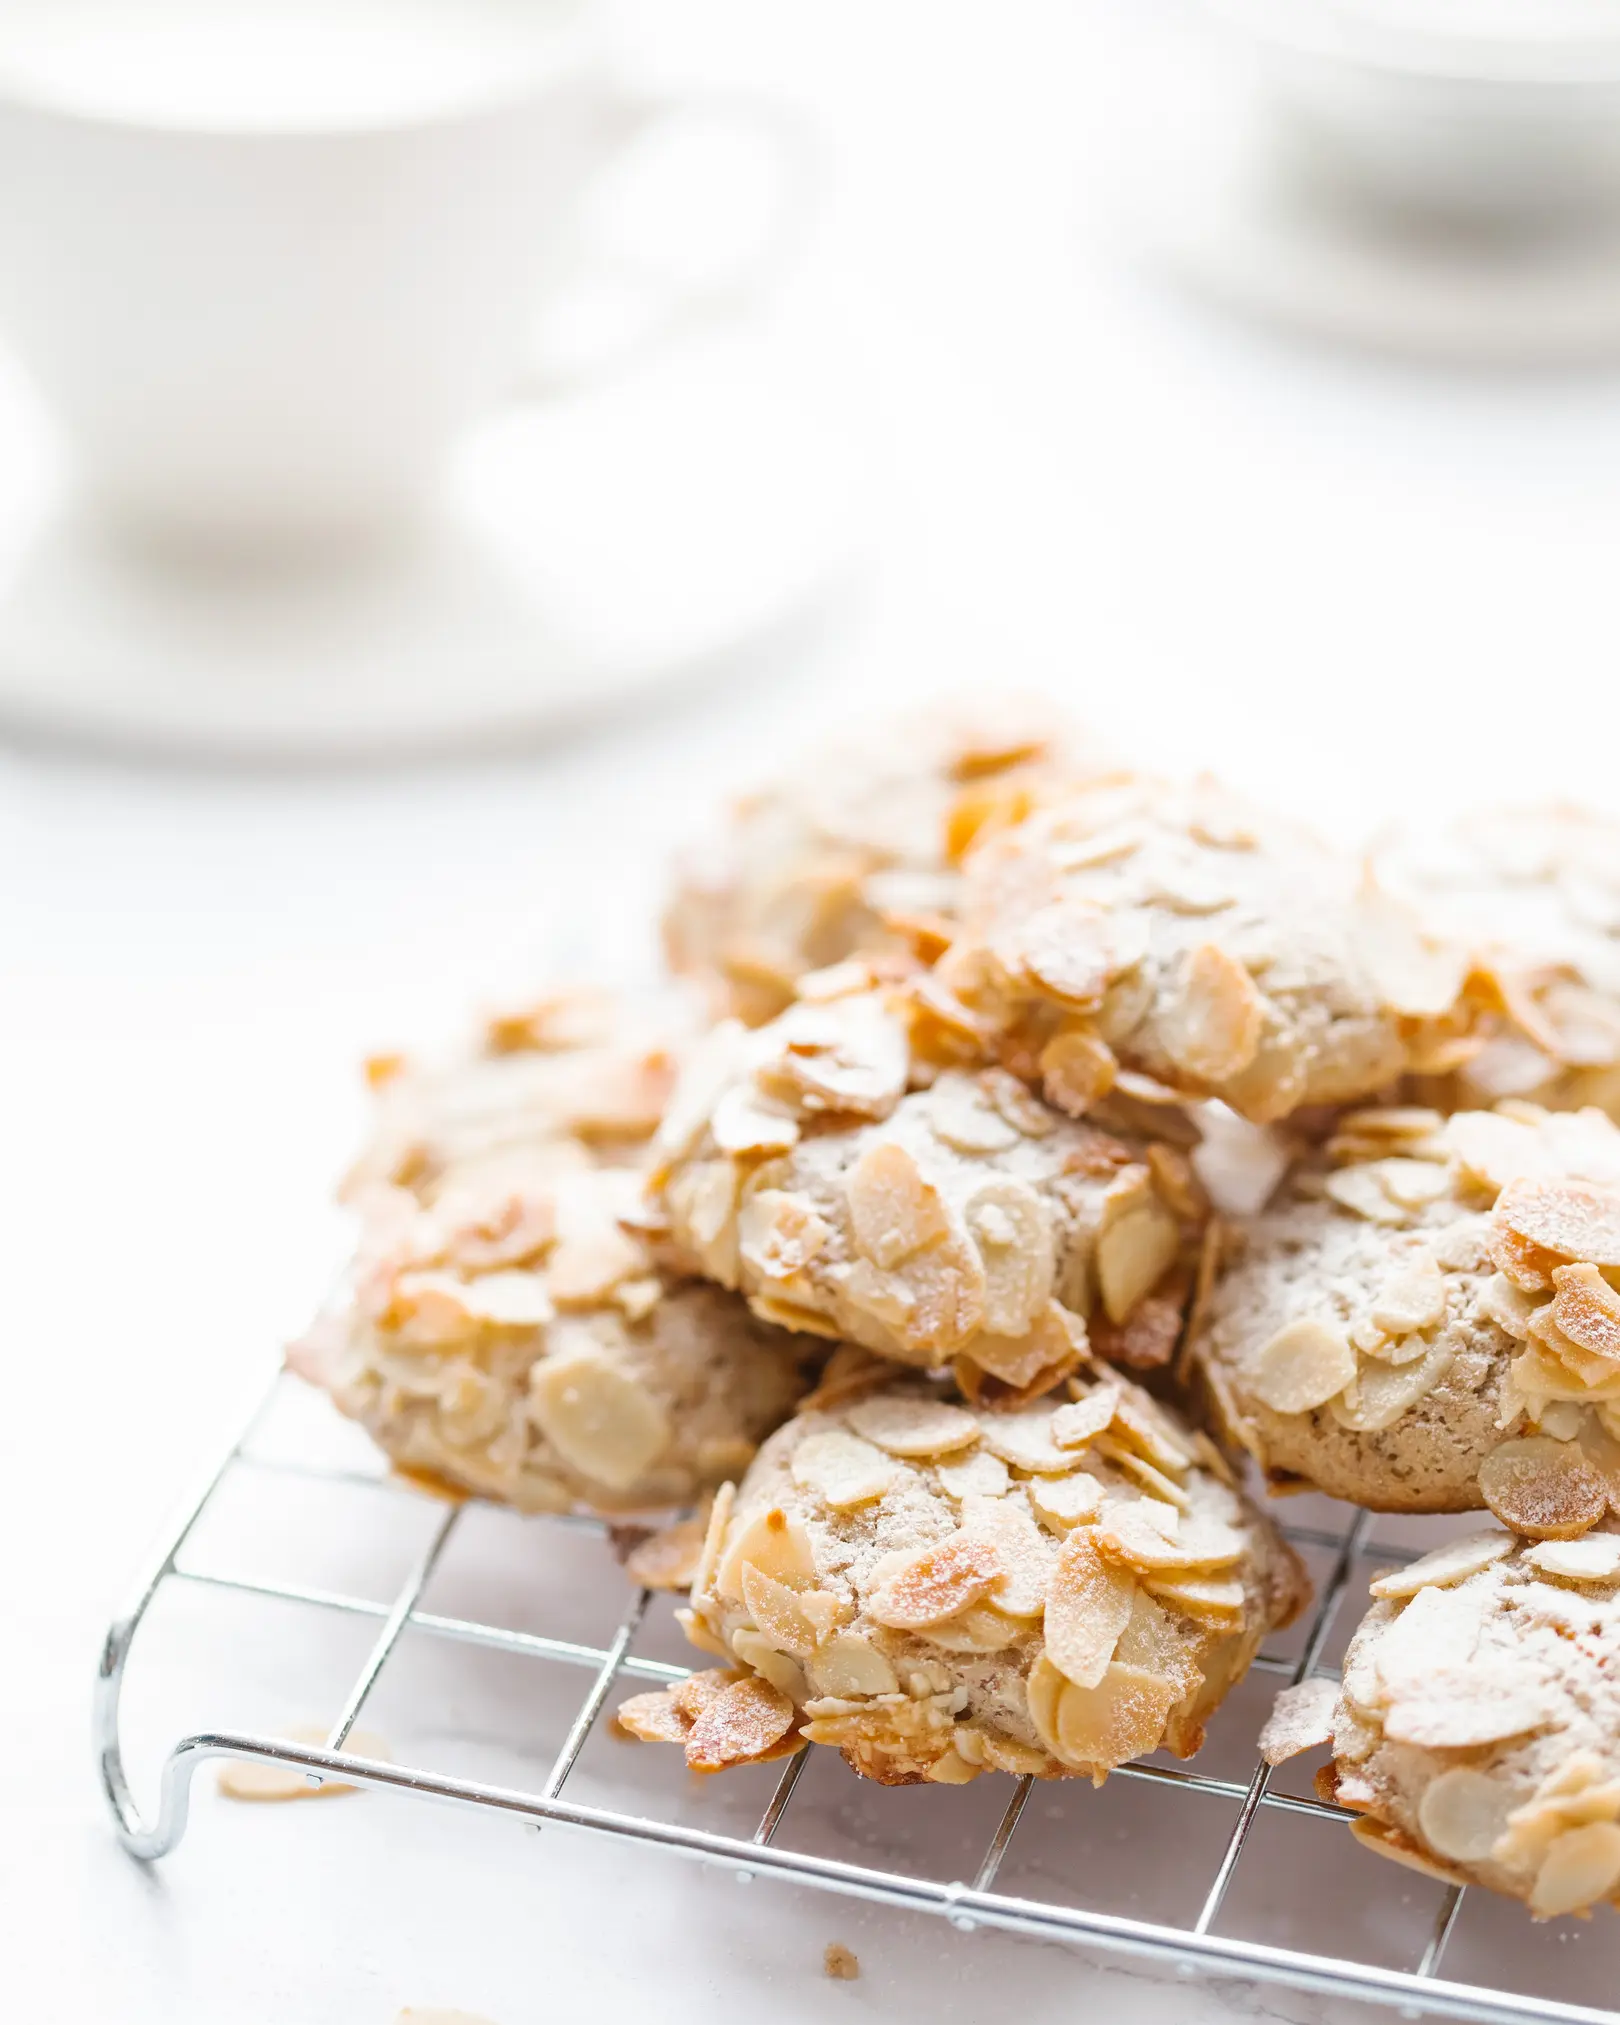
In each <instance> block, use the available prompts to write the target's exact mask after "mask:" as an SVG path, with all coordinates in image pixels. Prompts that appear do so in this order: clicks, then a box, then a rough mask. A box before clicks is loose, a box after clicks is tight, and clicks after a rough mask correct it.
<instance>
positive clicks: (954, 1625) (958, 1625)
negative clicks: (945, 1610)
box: [916, 1603, 1032, 1653]
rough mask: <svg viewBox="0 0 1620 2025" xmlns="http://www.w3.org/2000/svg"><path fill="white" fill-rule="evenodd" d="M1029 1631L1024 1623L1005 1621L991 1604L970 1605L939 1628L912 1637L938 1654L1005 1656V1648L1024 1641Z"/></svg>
mask: <svg viewBox="0 0 1620 2025" xmlns="http://www.w3.org/2000/svg"><path fill="white" fill-rule="evenodd" d="M1031 1629H1032V1627H1031V1625H1030V1623H1029V1621H1028V1620H1027V1619H1020V1618H1016V1617H1009V1616H1008V1615H1007V1614H1006V1612H1005V1611H1002V1610H998V1609H997V1608H996V1607H995V1605H994V1604H993V1603H971V1604H969V1605H968V1607H967V1609H966V1610H962V1611H958V1613H957V1614H956V1616H955V1617H948V1618H946V1620H945V1621H944V1623H943V1624H930V1625H927V1626H925V1627H924V1629H922V1630H921V1631H919V1632H918V1633H917V1634H916V1636H917V1637H918V1638H925V1639H927V1641H928V1643H929V1644H930V1645H934V1646H938V1648H939V1650H940V1651H941V1652H949V1653H987V1652H1005V1651H1006V1650H1007V1648H1008V1646H1010V1645H1015V1644H1017V1643H1018V1641H1019V1640H1020V1639H1024V1638H1028V1637H1029V1635H1030V1632H1031Z"/></svg>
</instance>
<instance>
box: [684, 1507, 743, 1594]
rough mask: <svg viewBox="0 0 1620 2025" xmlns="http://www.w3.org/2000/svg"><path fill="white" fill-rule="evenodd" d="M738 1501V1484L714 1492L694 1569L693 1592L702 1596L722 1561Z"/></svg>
mask: <svg viewBox="0 0 1620 2025" xmlns="http://www.w3.org/2000/svg"><path fill="white" fill-rule="evenodd" d="M736 1502H737V1486H736V1485H735V1484H732V1483H725V1484H722V1485H721V1486H720V1488H719V1490H717V1491H716V1492H715V1494H714V1503H713V1504H712V1505H711V1506H710V1508H709V1523H708V1525H707V1526H706V1527H705V1528H704V1532H703V1548H702V1551H701V1552H700V1553H699V1555H698V1558H697V1565H696V1567H695V1568H694V1569H693V1570H692V1594H693V1595H694V1596H701V1595H703V1593H704V1592H705V1591H706V1590H707V1589H708V1588H709V1587H710V1586H711V1585H712V1583H713V1581H714V1571H715V1569H716V1568H717V1567H718V1566H719V1563H720V1549H721V1546H722V1544H723V1542H724V1540H725V1537H726V1528H727V1526H728V1525H729V1524H730V1523H731V1512H732V1507H733V1506H734V1505H735V1504H736Z"/></svg>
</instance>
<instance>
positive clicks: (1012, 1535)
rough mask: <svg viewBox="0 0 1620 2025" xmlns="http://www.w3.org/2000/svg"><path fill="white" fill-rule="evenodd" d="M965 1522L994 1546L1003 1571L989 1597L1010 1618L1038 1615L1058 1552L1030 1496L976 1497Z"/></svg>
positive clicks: (964, 1519)
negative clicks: (1037, 1519)
mask: <svg viewBox="0 0 1620 2025" xmlns="http://www.w3.org/2000/svg"><path fill="white" fill-rule="evenodd" d="M962 1523H963V1527H964V1529H965V1530H966V1531H967V1532H969V1533H972V1534H977V1535H980V1536H982V1537H983V1538H985V1539H987V1540H990V1541H991V1542H992V1543H993V1544H994V1546H995V1550H996V1556H997V1559H998V1560H999V1561H1000V1564H1001V1573H1000V1575H999V1576H998V1577H997V1578H996V1580H995V1582H994V1583H993V1584H992V1585H991V1589H990V1596H989V1601H990V1602H991V1603H993V1604H994V1605H995V1607H996V1609H997V1610H1000V1611H1004V1612H1005V1613H1006V1615H1007V1616H1009V1617H1039V1616H1040V1614H1041V1612H1042V1610H1043V1609H1044V1608H1045V1605H1046V1592H1047V1585H1048V1584H1049V1582H1050V1581H1051V1578H1052V1569H1053V1566H1054V1563H1055V1561H1056V1559H1057V1556H1056V1554H1055V1553H1054V1551H1053V1547H1052V1542H1051V1540H1050V1539H1049V1538H1048V1537H1047V1535H1046V1534H1045V1533H1043V1532H1042V1531H1041V1530H1040V1528H1039V1527H1038V1526H1037V1525H1036V1523H1035V1520H1034V1518H1033V1517H1032V1516H1031V1514H1030V1509H1029V1505H1028V1503H1027V1501H1026V1500H1025V1499H1024V1498H1023V1497H1022V1496H1021V1495H1015V1496H1012V1497H1006V1498H989V1499H982V1500H981V1499H974V1500H972V1501H971V1502H970V1503H969V1504H968V1506H967V1508H966V1509H965V1510H964V1512H963V1514H962Z"/></svg>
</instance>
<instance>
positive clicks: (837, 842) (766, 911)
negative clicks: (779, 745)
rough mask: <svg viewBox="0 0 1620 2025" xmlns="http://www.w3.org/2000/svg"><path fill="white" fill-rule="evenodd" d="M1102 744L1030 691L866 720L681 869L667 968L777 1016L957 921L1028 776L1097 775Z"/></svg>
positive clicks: (735, 816)
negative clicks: (804, 991) (961, 893)
mask: <svg viewBox="0 0 1620 2025" xmlns="http://www.w3.org/2000/svg"><path fill="white" fill-rule="evenodd" d="M1098 750H1099V749H1098V748H1095V747H1094V745H1093V742H1092V741H1090V740H1088V739H1086V738H1085V737H1083V736H1082V735H1081V734H1079V733H1077V732H1076V731H1075V729H1074V728H1073V727H1072V726H1070V725H1068V724H1066V723H1065V722H1064V721H1063V719H1062V718H1061V717H1060V716H1059V714H1058V713H1057V712H1056V711H1055V710H1054V709H1053V708H1052V707H1051V706H1049V705H1047V704H1045V703H1043V702H1041V701H1040V700H1039V699H1037V698H1033V697H1017V696H1009V697H998V698H996V699H994V700H991V701H987V700H984V699H977V700H974V701H972V702H968V701H965V700H964V701H957V702H952V703H944V704H936V705H935V706H934V707H933V708H932V709H930V710H927V711H919V712H917V713H916V714H915V715H913V716H909V717H905V718H901V719H899V720H897V721H895V722H884V723H878V724H872V725H868V726H866V727H865V729H864V731H863V732H862V733H861V734H859V735H858V736H856V737H853V738H851V739H849V740H847V741H846V742H845V743H844V744H843V745H842V746H840V747H837V748H834V749H833V750H831V751H828V752H823V753H820V754H818V755H812V757H811V758H810V760H809V761H808V763H807V765H806V766H805V767H804V769H803V770H801V771H796V772H794V773H793V774H791V775H789V776H788V777H787V778H786V779H784V780H782V781H779V782H777V783H776V784H775V785H774V786H772V787H769V788H766V789H764V790H762V791H761V792H759V793H757V794H753V795H749V796H746V797H745V798H744V799H743V800H741V801H740V802H738V804H737V805H736V807H735V809H734V810H733V812H732V815H731V820H730V823H729V824H728V826H727V827H726V828H725V830H724V831H723V832H721V833H720V834H718V835H717V836H715V837H713V838H712V839H711V840H710V841H709V843H708V846H707V848H706V849H705V850H703V851H701V852H700V853H698V854H696V855H695V856H694V858H693V860H692V862H691V863H690V864H688V865H687V866H686V867H685V868H684V870H683V873H682V876H681V879H680V883H679V885H678V886H677V889H676V892H675V895H674V897H673V899H672V900H671V901H670V904H669V907H668V910H667V912H666V914H665V917H664V941H665V947H666V949H667V951H668V954H669V961H670V967H671V968H672V969H673V970H675V971H676V972H678V973H680V974H682V975H686V976H691V977H694V978H696V979H698V980H699V981H700V982H701V983H703V984H704V985H705V986H706V987H707V988H708V990H709V991H710V993H711V995H712V997H713V999H714V1002H715V1004H716V1006H717V1008H718V1009H719V1010H720V1011H722V1012H725V1013H729V1014H731V1015H733V1016H735V1017H736V1018H739V1019H742V1020H746V1021H747V1022H749V1023H750V1024H757V1023H758V1022H760V1021H763V1020H767V1019H771V1018H773V1017H774V1016H775V1015H776V1014H777V1013H779V1012H781V1011H782V1009H783V1008H784V1007H785V1006H786V1005H787V1004H788V1003H789V1001H790V1000H791V999H792V997H793V992H794V986H795V985H796V983H797V982H798V980H799V978H800V977H802V976H803V975H804V973H805V972H806V971H811V970H820V969H822V968H824V967H825V966H827V965H828V964H833V963H837V962H840V961H841V960H842V959H843V958H844V957H846V956H853V955H856V954H865V953H870V952H872V951H874V950H878V949H882V948H884V947H886V946H888V945H889V944H890V943H895V944H896V945H897V946H898V945H899V944H900V943H903V942H904V941H905V940H906V939H907V935H908V932H909V931H910V930H914V929H915V927H916V925H917V924H918V923H932V922H936V921H940V920H948V919H949V918H950V917H951V916H952V915H953V914H954V912H955V908H956V901H957V888H958V869H957V868H958V866H959V864H960V862H961V858H962V854H963V852H964V851H965V850H966V848H967V846H968V844H969V843H970V842H971V841H972V839H973V837H974V836H975V835H976V834H977V833H978V831H979V830H980V829H982V828H983V827H984V826H985V825H986V824H987V823H989V822H991V821H994V820H1000V819H1002V818H1003V817H1004V816H1005V815H1006V814H1007V813H1009V812H1014V813H1016V812H1017V811H1018V810H1019V809H1020V808H1021V807H1022V806H1023V798H1024V797H1025V796H1026V793H1027V789H1028V787H1029V786H1030V784H1031V783H1032V782H1034V781H1035V780H1038V779H1044V778H1047V777H1048V776H1050V775H1051V774H1053V773H1054V772H1055V771H1058V770H1059V769H1061V770H1063V771H1064V772H1065V773H1078V774H1080V775H1082V776H1083V775H1085V774H1087V773H1092V772H1095V771H1096V770H1097V765H1098V760H1097V757H1096V753H1097V751H1098ZM897 917H898V918H900V919H901V920H903V922H904V923H905V924H907V927H905V928H902V929H901V930H899V931H898V932H897V931H896V930H895V929H894V928H892V927H891V926H890V925H889V924H890V923H891V922H892V921H894V920H895V919H896V918H897Z"/></svg>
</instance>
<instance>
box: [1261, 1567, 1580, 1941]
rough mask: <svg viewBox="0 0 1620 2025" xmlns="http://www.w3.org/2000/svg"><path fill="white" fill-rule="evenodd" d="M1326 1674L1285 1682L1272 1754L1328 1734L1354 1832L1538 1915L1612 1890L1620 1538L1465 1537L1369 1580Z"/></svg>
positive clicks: (1336, 1796)
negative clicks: (1344, 1647) (1330, 1687)
mask: <svg viewBox="0 0 1620 2025" xmlns="http://www.w3.org/2000/svg"><path fill="white" fill-rule="evenodd" d="M1372 1592H1373V1595H1374V1597H1375V1598H1377V1599H1378V1600H1377V1601H1376V1602H1375V1603H1374V1604H1373V1607H1372V1609H1371V1611H1369V1613H1368V1615H1367V1617H1366V1618H1365V1619H1364V1621H1363V1622H1362V1625H1361V1627H1360V1629H1359V1630H1358V1631H1357V1633H1356V1635H1355V1637H1354V1639H1353V1640H1352V1641H1351V1644H1350V1649H1349V1652H1348V1653H1347V1654H1346V1656H1345V1663H1344V1678H1343V1685H1342V1687H1341V1689H1340V1691H1339V1693H1338V1695H1337V1697H1335V1698H1329V1697H1327V1696H1324V1695H1323V1693H1322V1689H1323V1685H1324V1684H1323V1683H1320V1682H1317V1683H1311V1684H1309V1685H1308V1686H1307V1687H1306V1688H1304V1689H1303V1690H1300V1689H1290V1690H1287V1691H1285V1694H1284V1696H1283V1697H1282V1698H1281V1700H1280V1705H1279V1710H1278V1713H1277V1715H1276V1716H1274V1718H1273V1720H1272V1723H1271V1725H1269V1726H1268V1734H1267V1736H1266V1737H1265V1738H1263V1739H1262V1748H1263V1749H1264V1750H1265V1751H1266V1754H1267V1755H1268V1756H1269V1757H1270V1758H1271V1759H1272V1761H1273V1762H1276V1761H1277V1759H1279V1758H1280V1757H1284V1756H1289V1755H1291V1754H1292V1753H1293V1752H1294V1751H1298V1750H1305V1749H1308V1748H1310V1747H1311V1746H1312V1745H1315V1744H1318V1743H1328V1742H1331V1744H1332V1746H1333V1763H1332V1766H1331V1767H1329V1768H1328V1769H1326V1770H1325V1771H1324V1772H1323V1773H1322V1774H1321V1775H1320V1776H1319V1779H1318V1784H1319V1786H1320V1787H1321V1790H1322V1794H1323V1797H1324V1799H1332V1800H1336V1801H1338V1802H1339V1804H1340V1805H1341V1806H1345V1807H1351V1808H1354V1809H1355V1810H1356V1811H1357V1813H1358V1814H1359V1815H1360V1816H1361V1818H1360V1820H1358V1821H1356V1822H1355V1823H1354V1824H1353V1833H1354V1834H1355V1835H1356V1837H1357V1839H1358V1840H1359V1841H1361V1842H1364V1843H1366V1844H1367V1846H1368V1847H1369V1848H1371V1849H1376V1850H1378V1851H1379V1852H1380V1853H1381V1854H1383V1855H1385V1856H1392V1857H1394V1858H1395V1859H1396V1860H1397V1861H1398V1862H1401V1863H1406V1864H1410V1865H1412V1866H1413V1867H1414V1868H1416V1869H1418V1870H1424V1871H1428V1872H1430V1873H1432V1874H1434V1875H1436V1876H1439V1877H1443V1878H1446V1879H1448V1880H1449V1881H1451V1882H1453V1883H1457V1884H1482V1885H1484V1886H1485V1887H1486V1888H1487V1889H1488V1890H1491V1891H1499V1892H1505V1893H1506V1894H1507V1895H1508V1896H1509V1897H1511V1898H1518V1899H1523V1900H1524V1902H1525V1903H1526V1904H1527V1905H1528V1906H1529V1908H1530V1910H1531V1911H1532V1912H1533V1913H1534V1914H1535V1915H1536V1917H1537V1918H1538V1919H1550V1918H1553V1917H1555V1916H1556V1915H1558V1914H1560V1913H1584V1912H1585V1911H1586V1910H1587V1908H1588V1907H1590V1906H1593V1905H1596V1904H1597V1903H1598V1902H1599V1901H1601V1900H1605V1899H1607V1900H1609V1901H1611V1902H1613V1901H1614V1900H1615V1897H1616V1894H1617V1893H1620V1535H1617V1534H1615V1533H1613V1532H1610V1531H1602V1532H1595V1533H1588V1534H1587V1535H1586V1536H1585V1538H1584V1539H1579V1540H1547V1541H1541V1542H1529V1541H1523V1540H1517V1539H1515V1538H1514V1537H1513V1535H1512V1534H1510V1533H1500V1532H1482V1533H1477V1534H1474V1535H1472V1536H1471V1537H1470V1538H1468V1539H1466V1540H1455V1541H1451V1542H1449V1543H1448V1544H1447V1545H1446V1546H1444V1547H1441V1548H1438V1549H1437V1550H1436V1551H1435V1552H1434V1553H1432V1554H1429V1555H1426V1556H1425V1557H1424V1558H1423V1560H1421V1561H1419V1562H1416V1563H1415V1564H1413V1565H1412V1566H1411V1567H1407V1568H1397V1569H1393V1570H1391V1571H1390V1572H1389V1573H1388V1574H1386V1575H1383V1576H1381V1577H1380V1578H1379V1579H1378V1580H1377V1581H1375V1582H1374V1583H1373V1585H1372Z"/></svg>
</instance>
